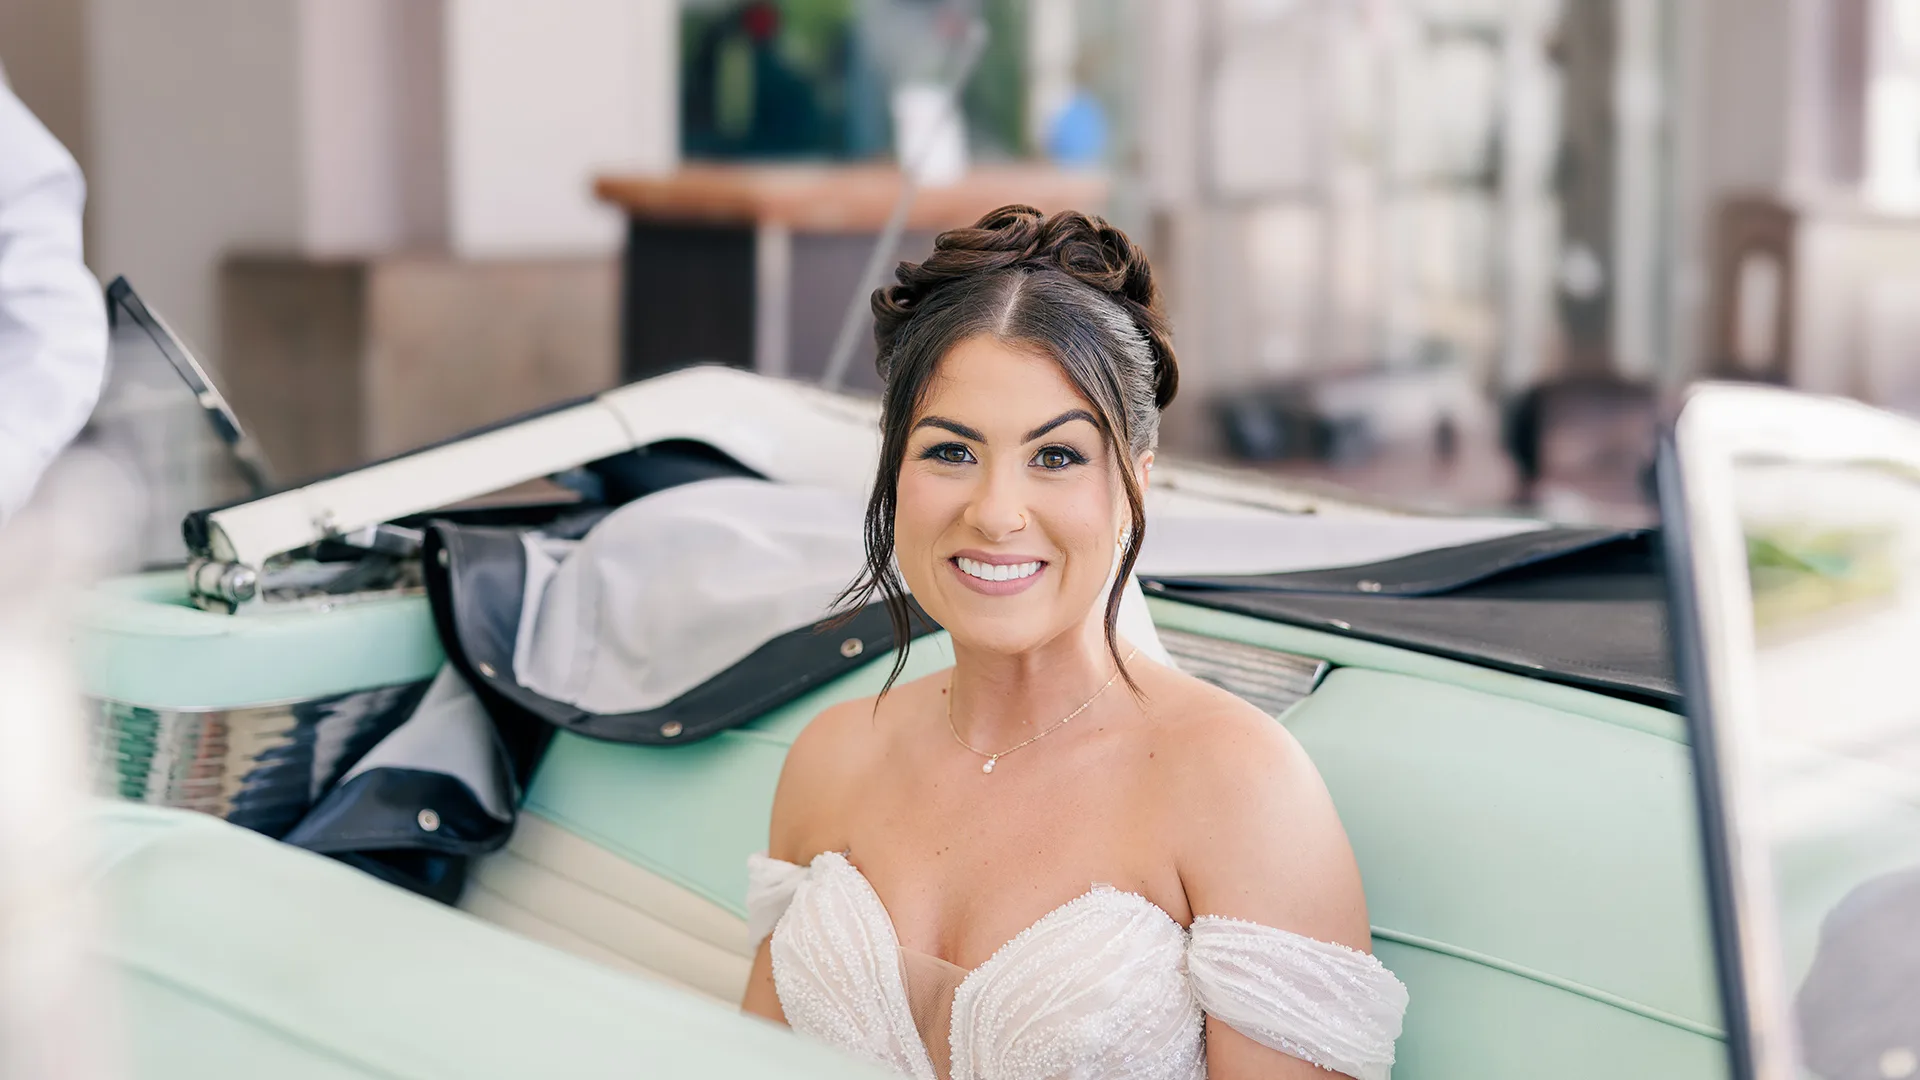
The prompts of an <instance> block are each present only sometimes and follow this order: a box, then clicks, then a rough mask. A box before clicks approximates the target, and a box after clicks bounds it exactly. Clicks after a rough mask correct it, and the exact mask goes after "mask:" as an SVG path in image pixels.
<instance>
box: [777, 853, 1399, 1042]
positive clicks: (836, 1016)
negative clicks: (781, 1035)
mask: <svg viewBox="0 0 1920 1080" xmlns="http://www.w3.org/2000/svg"><path fill="white" fill-rule="evenodd" d="M748 878H749V884H748V888H747V910H748V922H749V924H750V926H751V931H752V933H753V935H754V938H753V940H754V941H755V942H758V941H759V940H760V939H761V938H763V937H765V936H766V935H767V934H768V933H771V934H772V935H773V941H772V944H771V946H770V952H771V955H772V959H773V982H774V989H775V990H776V991H777V992H778V993H779V997H780V1007H781V1009H782V1010H784V1011H785V1013H786V1017H787V1023H788V1024H790V1025H791V1026H792V1027H793V1029H794V1030H795V1031H798V1032H801V1033H803V1034H806V1035H810V1036H812V1037H814V1038H817V1039H822V1040H825V1041H826V1042H829V1043H832V1044H834V1045H836V1046H839V1047H841V1048H842V1049H845V1050H848V1051H850V1052H852V1053H853V1054H855V1055H857V1056H859V1057H862V1058H866V1059H868V1060H871V1061H874V1062H877V1063H879V1064H881V1065H885V1066H888V1067H890V1068H892V1069H894V1070H896V1071H898V1072H901V1073H905V1074H906V1075H908V1076H912V1077H915V1078H917V1080H946V1078H949V1077H951V1078H953V1080H1056V1078H1059V1080H1065V1078H1086V1080H1094V1078H1101V1080H1105V1078H1110V1077H1139V1078H1142V1080H1200V1078H1204V1077H1205V1076H1206V1074H1207V1067H1206V1056H1205V1044H1204V1039H1203V1032H1204V1025H1203V1022H1202V1018H1203V1016H1205V1015H1211V1016H1213V1017H1214V1018H1215V1019H1217V1020H1220V1021H1222V1022H1224V1023H1226V1024H1227V1025H1228V1026H1230V1027H1232V1028H1233V1029H1234V1030H1235V1031H1238V1032H1240V1033H1241V1034H1243V1035H1246V1036H1247V1037H1248V1038H1251V1039H1253V1040H1255V1041H1256V1042H1259V1043H1261V1044H1262V1045H1265V1046H1269V1047H1272V1048H1273V1049H1275V1050H1279V1051H1282V1052H1283V1053H1287V1054H1291V1055H1293V1056H1294V1057H1297V1058H1301V1059H1304V1060H1306V1061H1310V1062H1312V1063H1314V1064H1315V1065H1319V1066H1321V1067H1323V1068H1326V1069H1330V1070H1334V1071H1337V1072H1342V1073H1346V1074H1348V1075H1351V1076H1355V1077H1358V1078H1360V1080H1386V1077H1387V1075H1388V1071H1389V1070H1390V1069H1391V1067H1392V1065H1393V1043H1394V1040H1395V1039H1396V1038H1398V1037H1399V1035H1400V1022H1401V1018H1402V1017H1403V1016H1404V1015H1405V1013H1406V1008H1407V991H1406V987H1404V986H1402V985H1401V983H1400V980H1398V979H1396V978H1394V976H1393V973H1392V972H1390V971H1388V970H1387V969H1386V967H1385V965H1383V964H1381V963H1380V961H1378V960H1376V959H1374V958H1373V957H1371V956H1369V955H1367V954H1365V953H1361V952H1356V951H1354V950H1352V949H1348V948H1345V947H1344V946H1340V945H1333V944H1329V943H1327V942H1324V941H1316V940H1314V939H1312V938H1308V937H1302V936H1301V935H1299V934H1293V933H1289V932H1287V931H1285V930H1277V929H1274V928H1273V927H1270V926H1261V925H1259V924H1257V923H1250V922H1245V921H1242V920H1239V919H1227V918H1221V917H1217V916H1212V915H1202V916H1200V917H1199V918H1196V919H1194V920H1193V927H1192V929H1191V930H1188V929H1185V928H1183V927H1181V926H1180V924H1179V923H1176V922H1175V921H1174V920H1173V918H1172V917H1171V916H1169V915H1168V914H1167V913H1166V912H1164V911H1162V910H1161V909H1160V908H1158V907H1156V906H1155V905H1154V904H1153V903H1152V902H1151V901H1149V900H1147V899H1146V898H1145V897H1143V896H1139V895H1137V894H1135V893H1129V892H1122V891H1120V890H1118V889H1115V888H1113V887H1112V886H1108V885H1097V884H1096V885H1095V886H1094V887H1093V888H1092V889H1091V890H1089V891H1088V892H1086V893H1085V894H1083V895H1081V896H1080V897H1079V898H1077V899H1075V900H1071V901H1069V902H1067V903H1066V904H1063V905H1061V906H1060V907H1058V908H1055V909H1054V910H1053V911H1051V912H1048V913H1047V914H1046V915H1044V916H1042V917H1041V918H1040V921H1039V922H1036V923H1034V924H1033V925H1032V926H1030V927H1028V928H1027V929H1026V930H1023V931H1021V933H1020V934H1019V935H1018V936H1017V937H1015V938H1014V939H1013V940H1012V941H1009V942H1007V943H1006V944H1005V945H1003V946H1001V947H1000V949H999V950H998V951H997V952H995V953H994V954H993V955H992V956H991V957H989V958H988V959H987V961H986V962H985V963H983V964H981V965H980V966H979V967H977V968H975V969H973V970H972V971H967V970H965V969H962V968H960V967H958V966H956V965H954V964H950V963H948V962H946V961H944V960H941V959H939V958H938V957H933V956H927V955H924V954H921V953H915V952H912V951H909V950H906V949H902V948H901V947H900V944H899V941H898V939H897V938H896V937H895V935H894V930H893V922H892V919H891V918H890V917H889V916H888V914H887V911H886V908H885V907H884V906H883V905H882V904H881V902H880V897H879V895H878V894H877V893H875V892H874V890H873V886H872V885H871V884H869V883H868V882H867V879H866V877H865V876H864V875H863V874H861V873H860V871H859V869H857V868H856V867H855V866H854V865H853V864H852V863H851V862H849V861H847V859H846V858H845V856H843V855H841V854H839V853H836V852H827V853H824V854H822V855H819V856H817V857H815V858H814V860H813V862H812V863H811V864H810V865H807V866H798V865H795V864H794V863H789V862H782V861H780V860H778V859H770V858H768V857H766V856H764V855H754V856H751V857H750V858H749V860H748Z"/></svg>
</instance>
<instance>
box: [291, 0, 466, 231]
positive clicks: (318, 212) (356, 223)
mask: <svg viewBox="0 0 1920 1080" xmlns="http://www.w3.org/2000/svg"><path fill="white" fill-rule="evenodd" d="M299 20H300V21H299V29H300V64H299V72H300V104H301V113H300V124H301V135H302V139H301V153H302V158H301V173H302V176H303V178H304V186H305V199H304V214H305V216H304V222H303V247H304V250H306V251H308V252H310V253H312V254H315V255H353V254H362V253H368V252H382V251H394V250H406V249H420V248H435V247H439V246H441V245H442V244H443V243H444V242H445V240H446V232H447V229H446V215H447V208H446V191H445V188H446V169H445V149H446V136H445V121H444V111H445V106H444V102H445V94H444V86H443V85H442V83H443V68H442V66H441V63H440V60H441V37H442V18H441V6H440V2H439V0H301V3H300V8H299Z"/></svg>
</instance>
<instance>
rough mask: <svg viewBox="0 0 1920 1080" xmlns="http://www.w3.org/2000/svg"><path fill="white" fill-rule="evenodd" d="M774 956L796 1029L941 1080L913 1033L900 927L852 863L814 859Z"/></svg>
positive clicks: (777, 984)
mask: <svg viewBox="0 0 1920 1080" xmlns="http://www.w3.org/2000/svg"><path fill="white" fill-rule="evenodd" d="M768 952H769V953H770V954H771V956H772V958H773V988H774V991H775V992H776V993H777V994H778V995H779V997H780V1010H781V1012H783V1013H785V1014H786V1017H787V1023H788V1025H790V1026H791V1027H792V1028H793V1030H795V1031H798V1032H801V1033H802V1034H806V1035H812V1036H814V1037H815V1038H818V1039H822V1040H824V1041H826V1042H830V1043H832V1044H834V1045H835V1046H838V1047H840V1048H841V1049H844V1050H848V1051H851V1052H852V1053H853V1054H855V1055H856V1056H858V1057H862V1058H865V1059H867V1060H868V1061H872V1062H875V1063H876V1064H880V1065H885V1066H887V1067H888V1068H891V1069H893V1070H894V1071H896V1072H902V1073H906V1074H907V1075H908V1076H912V1077H916V1078H918V1080H935V1077H934V1073H933V1062H932V1060H930V1059H929V1058H928V1057H927V1048H926V1044H924V1043H922V1042H921V1041H920V1032H919V1030H918V1029H916V1028H915V1027H914V1026H913V1010H912V1008H911V1006H910V1005H909V1004H908V1001H907V985H906V982H905V980H904V979H903V978H902V977H901V974H900V947H899V943H898V942H897V941H896V939H895V938H894V935H893V921H892V919H891V918H889V917H888V915H887V909H886V908H885V907H884V906H883V905H882V904H881V903H880V897H879V894H877V893H875V892H874V891H873V886H871V885H869V884H867V879H866V878H865V877H863V876H861V874H860V871H858V870H856V869H854V867H853V864H852V863H850V862H848V861H847V860H846V858H845V857H844V856H842V855H840V854H839V853H838V852H832V851H828V852H823V853H821V854H819V855H816V856H815V857H814V860H813V862H812V864H811V865H809V866H808V868H807V870H806V872H805V873H804V874H803V875H802V880H801V881H800V883H799V885H798V887H797V888H796V889H795V890H794V892H793V902H792V904H791V905H790V906H788V908H787V913H786V914H785V915H784V916H782V917H781V918H780V921H779V924H778V925H777V926H776V927H775V928H774V931H773V944H772V946H771V947H770V948H769V950H768Z"/></svg>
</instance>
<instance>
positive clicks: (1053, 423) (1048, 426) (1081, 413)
mask: <svg viewBox="0 0 1920 1080" xmlns="http://www.w3.org/2000/svg"><path fill="white" fill-rule="evenodd" d="M1075 420H1085V421H1086V422H1087V423H1089V424H1092V425H1093V426H1094V427H1099V426H1100V421H1098V420H1096V419H1094V416H1093V414H1092V413H1090V412H1088V411H1087V410H1085V409H1068V410H1067V411H1066V412H1063V413H1061V414H1060V415H1059V416H1056V417H1054V418H1053V419H1051V420H1049V421H1047V422H1046V423H1044V424H1041V425H1040V426H1039V427H1037V428H1034V429H1033V430H1032V431H1029V432H1027V434H1026V436H1025V437H1024V438H1022V439H1021V440H1020V441H1021V442H1023V443H1030V442H1032V441H1033V440H1035V439H1037V438H1039V437H1040V436H1042V435H1045V434H1046V433H1047V432H1049V431H1052V430H1053V429H1054V428H1057V427H1059V426H1060V425H1062V424H1070V423H1072V422H1073V421H1075Z"/></svg>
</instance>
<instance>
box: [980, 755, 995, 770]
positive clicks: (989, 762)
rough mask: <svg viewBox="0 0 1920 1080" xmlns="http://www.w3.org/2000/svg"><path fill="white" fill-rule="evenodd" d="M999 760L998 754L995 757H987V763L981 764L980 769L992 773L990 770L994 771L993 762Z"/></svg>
mask: <svg viewBox="0 0 1920 1080" xmlns="http://www.w3.org/2000/svg"><path fill="white" fill-rule="evenodd" d="M999 760H1000V759H999V757H997V756H995V757H990V758H988V759H987V763H986V764H985V765H982V766H980V771H981V772H983V773H990V772H992V771H993V763H994V762H996V761H999Z"/></svg>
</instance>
